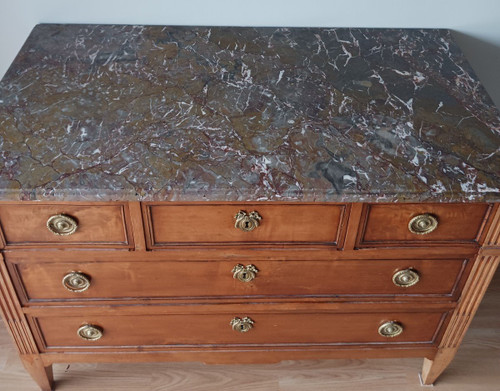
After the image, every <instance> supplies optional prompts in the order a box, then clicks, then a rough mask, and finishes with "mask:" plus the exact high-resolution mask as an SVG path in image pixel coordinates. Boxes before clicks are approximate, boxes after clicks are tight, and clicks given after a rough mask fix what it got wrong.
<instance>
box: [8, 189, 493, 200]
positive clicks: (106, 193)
mask: <svg viewBox="0 0 500 391" xmlns="http://www.w3.org/2000/svg"><path fill="white" fill-rule="evenodd" d="M12 201H39V202H44V201H45V202H46V201H51V202H94V201H95V202H112V201H118V202H128V201H142V202H147V201H154V202H158V201H168V202H277V201H282V202H290V203H299V202H348V203H350V202H369V203H370V202H373V203H375V202H397V203H425V202H428V203H430V202H432V203H477V202H489V203H495V202H500V192H469V193H451V192H441V193H433V194H431V193H427V192H424V193H411V192H398V193H385V194H380V193H364V194H360V193H343V194H340V195H339V194H337V193H335V192H332V193H331V194H328V193H326V192H325V191H324V190H319V191H316V190H308V191H300V194H299V192H297V194H290V195H287V196H281V195H271V196H265V195H260V196H259V195H254V196H250V197H249V196H245V195H243V194H240V193H239V192H235V190H234V188H233V189H231V190H230V192H227V191H226V192H224V189H217V191H213V190H207V191H206V192H203V191H200V190H199V189H198V190H196V191H193V192H189V191H184V192H183V193H182V194H179V193H178V192H176V191H175V190H170V191H166V190H163V191H159V192H156V193H154V194H151V193H148V194H146V193H144V194H140V193H138V192H136V191H116V190H110V189H92V190H80V189H79V190H67V191H52V190H47V191H46V192H43V191H39V190H32V191H15V190H5V189H4V190H1V189H0V203H1V202H12Z"/></svg>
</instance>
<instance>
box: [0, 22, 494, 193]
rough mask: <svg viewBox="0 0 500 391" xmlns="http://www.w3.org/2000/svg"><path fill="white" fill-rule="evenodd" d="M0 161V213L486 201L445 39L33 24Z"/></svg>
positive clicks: (477, 97)
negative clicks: (35, 205) (114, 205)
mask: <svg viewBox="0 0 500 391" xmlns="http://www.w3.org/2000/svg"><path fill="white" fill-rule="evenodd" d="M0 156H1V161H0V200H65V201H84V200H176V201H180V200H214V201H264V200H283V201H290V200H302V201H353V202H354V201H405V202H411V201H418V202H421V201H437V202H452V201H459V202H463V201H466V202H469V201H500V180H499V178H500V116H499V112H498V110H497V109H496V108H495V107H494V105H493V103H492V101H491V100H490V98H489V97H488V95H487V94H486V92H485V90H484V88H483V86H482V85H481V83H480V82H479V80H478V78H477V77H476V75H475V74H474V72H473V71H472V69H471V67H470V66H469V64H468V63H467V61H466V59H465V57H464V55H463V54H462V52H461V51H460V49H459V48H458V46H457V45H456V44H455V42H454V40H453V38H452V36H451V34H450V32H449V31H447V30H404V29H403V30H401V29H396V30H394V29H391V30H388V29H335V28H324V29H319V28H233V27H231V28H226V27H162V26H107V25H50V24H46V25H38V26H36V27H35V29H34V30H33V32H32V33H31V35H30V37H29V38H28V40H27V42H26V44H25V45H24V46H23V48H22V50H21V52H20V53H19V55H18V56H17V58H16V59H15V61H14V63H13V64H12V66H11V68H10V69H9V71H8V72H7V74H6V75H5V77H4V79H3V80H2V81H1V83H0Z"/></svg>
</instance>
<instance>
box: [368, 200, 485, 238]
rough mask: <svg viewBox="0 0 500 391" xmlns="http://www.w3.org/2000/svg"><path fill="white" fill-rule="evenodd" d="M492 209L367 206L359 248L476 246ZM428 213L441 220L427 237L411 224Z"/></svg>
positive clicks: (399, 205)
mask: <svg viewBox="0 0 500 391" xmlns="http://www.w3.org/2000/svg"><path fill="white" fill-rule="evenodd" d="M491 207H492V205H490V204H397V205H396V204H367V205H365V208H364V209H365V210H364V215H363V216H362V221H363V224H362V225H361V227H362V229H361V230H360V233H359V245H360V246H372V245H385V246H387V245H389V244H397V245H419V244H420V245H430V244H439V243H450V244H451V243H453V244H459V243H464V244H467V243H470V244H474V243H476V242H477V241H478V238H479V236H480V234H481V229H482V227H483V225H484V223H485V219H486V217H487V215H488V213H489V212H490V210H491ZM424 213H428V214H432V215H434V216H435V217H436V218H437V219H438V226H437V228H436V229H435V230H434V231H432V232H430V233H428V234H425V235H419V234H414V233H412V232H410V230H409V229H408V223H409V221H410V220H411V219H412V218H413V217H415V216H417V215H419V214H424Z"/></svg>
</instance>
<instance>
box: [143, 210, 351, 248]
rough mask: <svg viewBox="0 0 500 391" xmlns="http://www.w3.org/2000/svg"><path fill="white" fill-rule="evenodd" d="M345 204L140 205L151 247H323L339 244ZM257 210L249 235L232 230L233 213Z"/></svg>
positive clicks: (248, 212)
mask: <svg viewBox="0 0 500 391" xmlns="http://www.w3.org/2000/svg"><path fill="white" fill-rule="evenodd" d="M346 208H347V207H346V205H344V204H303V203H301V204H298V203H295V204H278V205H275V204H258V203H257V204H207V203H202V204H200V203H191V204H175V203H170V204H166V203H159V204H155V203H146V204H144V205H143V211H144V216H145V219H144V220H145V224H146V227H147V232H148V235H147V236H148V246H149V247H150V248H152V249H160V248H166V247H169V246H176V245H211V244H233V245H234V244H239V245H241V244H250V243H251V244H322V245H330V246H337V245H338V244H339V242H340V240H341V236H342V231H343V230H342V228H343V220H344V217H345V215H346ZM240 210H242V211H245V212H246V213H247V214H250V213H251V212H252V211H256V212H258V214H259V216H261V218H262V219H261V220H260V224H259V226H258V227H257V228H255V229H254V230H252V231H250V232H245V231H242V230H241V229H238V228H235V221H236V219H235V215H236V214H237V213H238V211H240Z"/></svg>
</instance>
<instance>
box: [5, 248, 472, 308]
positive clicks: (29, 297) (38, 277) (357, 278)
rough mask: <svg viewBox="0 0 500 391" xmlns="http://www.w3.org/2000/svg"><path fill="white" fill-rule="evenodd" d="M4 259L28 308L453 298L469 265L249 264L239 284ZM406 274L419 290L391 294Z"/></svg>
mask: <svg viewBox="0 0 500 391" xmlns="http://www.w3.org/2000/svg"><path fill="white" fill-rule="evenodd" d="M6 259H7V261H8V265H9V268H10V270H11V274H13V277H14V280H15V281H18V284H17V285H18V295H19V297H21V298H22V301H23V302H24V303H28V302H30V301H31V302H34V304H37V303H39V302H40V301H51V300H59V301H60V300H81V301H89V300H93V299H101V300H105V299H127V300H128V299H134V298H156V299H160V298H168V299H193V298H204V299H209V298H212V299H213V298H229V297H245V298H250V297H251V298H254V299H257V298H270V297H282V296H285V297H291V296H294V297H299V296H302V297H303V296H308V297H340V296H398V297H399V298H400V299H403V298H405V297H406V298H409V299H410V298H415V297H417V296H418V297H422V295H428V296H430V297H453V296H454V295H455V294H456V293H457V290H458V287H459V282H460V281H461V277H462V275H464V273H466V272H467V271H468V267H467V264H468V261H467V260H461V259H451V260H450V259H447V260H365V261H359V260H343V261H342V260H336V261H255V262H251V264H252V265H254V266H255V267H256V268H257V270H258V272H257V273H256V277H255V279H253V280H251V281H249V282H242V281H240V280H238V279H235V278H234V276H233V272H232V270H233V268H234V266H235V265H236V264H237V263H236V262H229V261H219V262H215V261H210V262H198V261H182V262H172V261H169V262H156V261H155V262H119V261H116V262H99V263H98V262H74V263H68V262H53V263H52V262H51V263H43V262H30V261H29V260H26V259H25V260H23V259H17V260H14V262H17V263H13V262H12V261H11V260H10V259H11V257H9V256H8V255H7V256H6ZM245 266H246V265H245ZM407 269H412V270H413V272H414V273H415V272H416V273H417V274H418V282H417V283H416V284H415V285H413V286H409V287H401V286H397V285H396V284H395V283H394V282H393V276H394V275H395V273H397V272H398V271H402V270H407ZM71 271H79V272H82V273H83V274H84V275H85V276H87V277H88V278H89V280H90V287H89V288H88V289H87V290H85V291H83V292H72V291H69V290H68V289H65V288H64V286H63V284H62V283H61V281H62V279H63V277H64V276H65V275H67V274H68V272H71ZM243 272H244V271H242V273H243ZM399 274H401V273H399ZM236 277H237V276H236ZM396 282H397V281H396ZM399 283H401V281H399Z"/></svg>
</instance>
